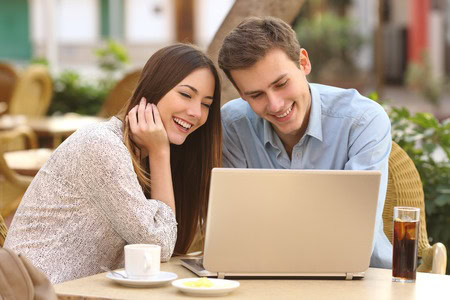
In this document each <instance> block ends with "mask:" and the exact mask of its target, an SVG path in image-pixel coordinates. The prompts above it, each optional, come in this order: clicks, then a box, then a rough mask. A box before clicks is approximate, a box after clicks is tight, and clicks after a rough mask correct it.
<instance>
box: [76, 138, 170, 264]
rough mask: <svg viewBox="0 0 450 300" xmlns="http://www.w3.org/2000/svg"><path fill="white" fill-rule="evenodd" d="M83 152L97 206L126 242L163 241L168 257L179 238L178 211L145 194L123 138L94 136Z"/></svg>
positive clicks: (87, 182) (164, 254)
mask: <svg viewBox="0 0 450 300" xmlns="http://www.w3.org/2000/svg"><path fill="white" fill-rule="evenodd" d="M80 152H81V153H80V155H79V157H80V160H81V161H80V163H81V164H82V165H83V166H84V167H85V172H84V174H83V182H84V184H85V185H86V187H87V188H86V190H90V191H91V193H92V196H91V197H89V199H91V201H93V204H94V206H95V207H97V208H98V209H99V210H100V212H101V213H102V214H103V215H104V216H105V218H106V219H107V220H108V221H109V222H110V224H111V226H112V227H113V229H114V230H115V231H116V232H117V233H118V234H119V235H120V236H121V237H122V238H123V239H124V240H125V241H126V242H127V243H129V244H137V243H139V244H142V243H146V244H157V245H160V246H161V260H162V261H168V260H169V259H170V257H171V255H172V253H173V250H174V247H175V242H176V238H177V223H176V219H175V215H174V213H173V211H172V209H171V208H170V207H169V206H168V205H166V204H165V203H163V202H162V201H159V200H154V199H147V198H146V197H145V195H144V193H143V191H142V188H141V186H140V184H139V182H138V180H137V175H136V173H135V172H134V169H133V166H132V163H131V156H130V154H129V152H128V150H127V148H126V147H125V145H123V143H122V141H120V140H119V139H117V141H116V140H114V139H113V138H112V139H111V140H108V139H106V140H105V139H100V141H94V140H91V141H90V142H89V145H88V147H84V150H81V151H80Z"/></svg>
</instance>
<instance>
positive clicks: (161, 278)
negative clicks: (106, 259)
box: [106, 270, 178, 287]
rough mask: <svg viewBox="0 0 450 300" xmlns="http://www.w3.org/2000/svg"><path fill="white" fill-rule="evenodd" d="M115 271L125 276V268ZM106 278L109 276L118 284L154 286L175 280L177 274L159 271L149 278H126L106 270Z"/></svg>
mask: <svg viewBox="0 0 450 300" xmlns="http://www.w3.org/2000/svg"><path fill="white" fill-rule="evenodd" d="M115 272H117V273H120V274H123V275H124V276H127V272H126V271H125V270H117V271H115ZM106 278H109V279H111V280H112V281H115V282H117V283H118V284H121V285H124V286H131V287H154V286H160V285H164V284H166V283H168V282H170V281H172V280H175V279H177V278H178V276H177V274H175V273H171V272H162V271H161V272H159V273H158V275H155V277H152V278H150V279H128V278H122V277H119V276H118V275H114V274H113V273H111V272H108V273H107V274H106Z"/></svg>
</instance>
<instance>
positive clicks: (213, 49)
mask: <svg viewBox="0 0 450 300" xmlns="http://www.w3.org/2000/svg"><path fill="white" fill-rule="evenodd" d="M303 2H304V0H236V2H235V3H234V5H233V7H232V8H231V10H230V12H229V13H228V15H227V16H226V17H225V19H224V21H223V23H222V25H221V26H220V27H219V29H218V30H217V32H216V35H215V36H214V39H213V40H212V42H211V44H210V45H209V47H208V51H207V52H208V54H209V56H210V57H211V59H212V60H213V61H214V63H215V64H216V65H217V58H218V55H219V49H220V47H221V46H222V41H223V39H224V38H225V36H226V35H227V34H228V33H229V32H230V31H231V30H232V29H233V28H234V27H236V26H237V25H238V24H239V23H240V22H241V21H242V20H243V19H244V18H245V17H248V16H256V17H263V16H273V17H277V18H280V19H282V20H283V21H285V22H286V23H288V24H291V23H292V22H293V21H294V19H295V17H297V15H298V13H299V12H300V8H301V7H302V5H303ZM220 74H221V77H222V100H221V104H222V105H223V104H224V103H226V102H228V101H229V100H231V99H234V98H237V97H239V95H238V93H237V91H236V90H235V88H234V87H233V85H232V84H231V82H230V81H229V80H228V79H227V78H226V75H225V73H223V72H222V71H220Z"/></svg>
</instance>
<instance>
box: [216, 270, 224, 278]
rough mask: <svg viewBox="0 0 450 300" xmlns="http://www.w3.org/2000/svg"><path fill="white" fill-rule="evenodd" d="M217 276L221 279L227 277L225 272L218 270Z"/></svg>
mask: <svg viewBox="0 0 450 300" xmlns="http://www.w3.org/2000/svg"><path fill="white" fill-rule="evenodd" d="M217 278H219V279H225V273H222V272H218V273H217Z"/></svg>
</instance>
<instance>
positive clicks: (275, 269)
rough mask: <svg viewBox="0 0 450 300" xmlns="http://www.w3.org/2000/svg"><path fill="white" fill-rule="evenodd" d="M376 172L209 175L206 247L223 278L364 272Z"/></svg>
mask: <svg viewBox="0 0 450 300" xmlns="http://www.w3.org/2000/svg"><path fill="white" fill-rule="evenodd" d="M380 177H381V172H379V171H339V170H272V169H271V170H267V169H225V168H215V169H213V171H212V178H211V189H210V197H209V208H208V219H207V222H206V238H205V248H204V266H205V268H206V269H207V270H209V271H213V272H218V273H223V274H226V275H233V276H235V275H240V274H241V275H250V276H257V275H258V274H261V275H271V276H274V275H275V276H276V275H279V276H290V275H293V276H295V275H311V276H314V275H315V274H317V275H320V276H326V275H327V274H329V275H330V276H338V275H339V274H341V275H342V274H346V273H359V272H364V271H366V270H367V268H368V267H369V261H370V255H371V249H372V240H373V233H374V224H375V212H376V207H377V198H378V189H379V183H380Z"/></svg>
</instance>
